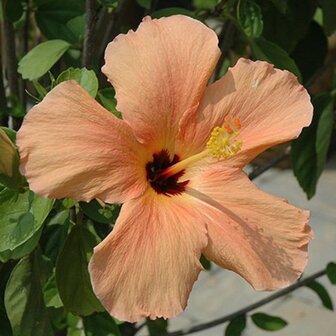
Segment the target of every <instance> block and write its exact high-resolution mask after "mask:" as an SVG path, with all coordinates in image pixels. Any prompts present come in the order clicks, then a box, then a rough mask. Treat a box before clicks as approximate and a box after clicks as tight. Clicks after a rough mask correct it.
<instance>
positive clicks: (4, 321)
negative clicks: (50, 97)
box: [0, 6, 14, 336]
mask: <svg viewBox="0 0 336 336" xmlns="http://www.w3.org/2000/svg"><path fill="white" fill-rule="evenodd" d="M0 7H1V6H0ZM13 268H14V264H13V263H6V264H0V279H1V281H0V330H1V336H13V333H12V328H11V325H10V322H9V319H8V316H7V312H6V308H5V299H4V297H5V289H6V285H7V282H8V279H9V276H10V274H11V272H12V270H13Z"/></svg>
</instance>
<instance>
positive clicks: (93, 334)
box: [83, 312, 122, 336]
mask: <svg viewBox="0 0 336 336" xmlns="http://www.w3.org/2000/svg"><path fill="white" fill-rule="evenodd" d="M83 323H84V330H85V336H122V335H121V333H120V331H119V328H118V325H117V323H116V322H115V320H114V319H113V317H111V316H110V315H109V314H108V313H107V312H103V313H96V314H93V315H90V316H87V317H84V319H83Z"/></svg>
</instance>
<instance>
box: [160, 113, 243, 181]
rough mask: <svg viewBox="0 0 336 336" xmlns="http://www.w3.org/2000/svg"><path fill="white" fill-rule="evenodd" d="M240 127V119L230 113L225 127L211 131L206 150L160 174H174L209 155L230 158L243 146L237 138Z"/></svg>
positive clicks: (217, 157) (226, 118)
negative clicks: (234, 117) (233, 117)
mask: <svg viewBox="0 0 336 336" xmlns="http://www.w3.org/2000/svg"><path fill="white" fill-rule="evenodd" d="M240 127H241V125H240V121H239V119H232V117H231V116H230V115H228V116H226V117H225V122H224V125H223V127H215V128H214V129H213V131H212V132H211V135H210V138H209V140H208V142H207V144H206V149H205V150H204V151H202V152H200V153H198V154H195V155H193V156H190V157H188V158H186V159H184V160H182V161H180V162H177V163H175V164H174V165H172V166H170V167H168V168H167V169H165V170H164V171H163V172H162V173H161V174H160V175H159V176H162V177H164V176H167V177H168V176H173V175H175V174H177V173H179V172H181V171H182V170H184V169H185V168H187V167H188V166H189V165H190V164H192V163H194V162H197V161H199V160H201V159H203V158H205V157H207V156H212V157H214V158H216V159H228V158H230V157H232V156H234V155H236V154H237V153H238V152H239V151H240V150H241V147H242V142H241V141H238V140H237V139H236V137H237V136H238V135H239V130H240Z"/></svg>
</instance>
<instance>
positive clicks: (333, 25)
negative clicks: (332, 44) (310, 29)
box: [322, 0, 336, 35]
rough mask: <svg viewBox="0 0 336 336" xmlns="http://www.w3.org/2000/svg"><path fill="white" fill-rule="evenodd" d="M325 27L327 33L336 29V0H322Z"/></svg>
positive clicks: (329, 33)
mask: <svg viewBox="0 0 336 336" xmlns="http://www.w3.org/2000/svg"><path fill="white" fill-rule="evenodd" d="M322 12H323V27H324V30H325V32H326V34H328V35H331V34H332V33H333V32H334V31H336V1H335V0H322Z"/></svg>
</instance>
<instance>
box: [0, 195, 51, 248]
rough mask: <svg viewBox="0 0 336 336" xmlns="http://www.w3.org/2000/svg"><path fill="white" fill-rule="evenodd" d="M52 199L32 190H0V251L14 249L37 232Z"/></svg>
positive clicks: (49, 208) (47, 212) (48, 210)
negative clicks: (20, 191)
mask: <svg viewBox="0 0 336 336" xmlns="http://www.w3.org/2000/svg"><path fill="white" fill-rule="evenodd" d="M53 203H54V201H53V200H50V199H46V198H44V197H41V196H37V195H35V194H34V193H33V192H32V191H26V192H24V193H18V192H17V191H14V190H9V189H4V190H2V191H1V192H0V213H1V226H0V252H1V251H6V250H14V249H15V248H16V247H18V246H20V245H21V244H23V243H24V242H26V241H27V240H28V239H30V238H31V237H32V236H33V235H34V234H35V232H37V231H38V230H39V229H40V228H41V226H42V224H43V222H44V220H45V219H46V217H47V216H48V214H49V212H50V210H51V208H52V206H53Z"/></svg>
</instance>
